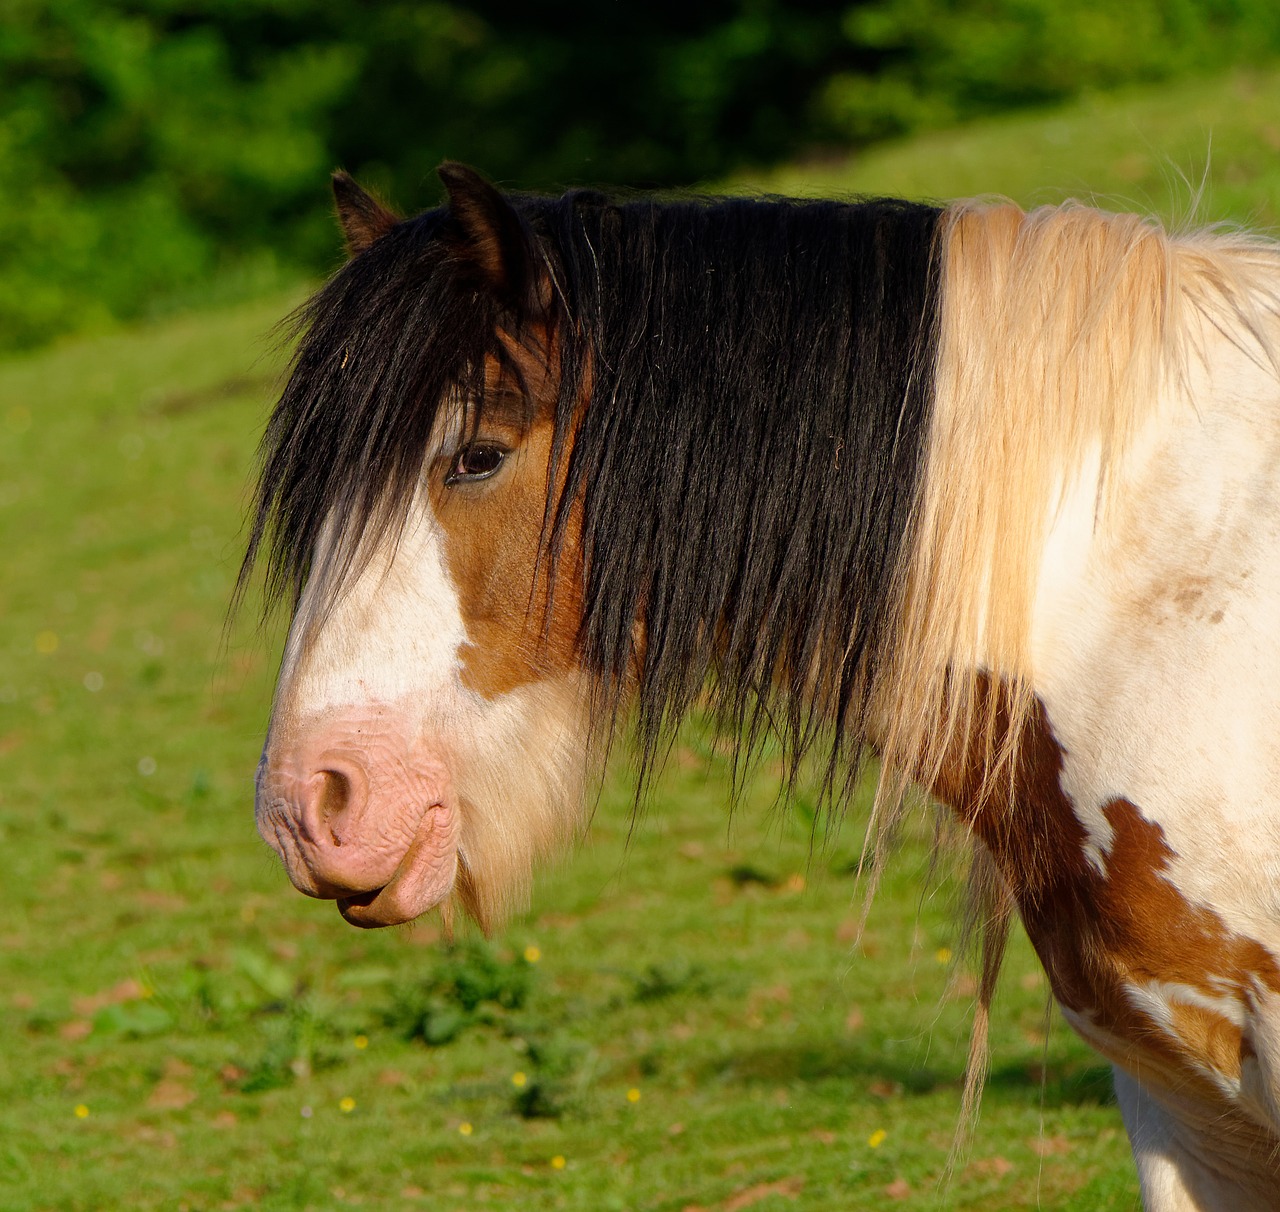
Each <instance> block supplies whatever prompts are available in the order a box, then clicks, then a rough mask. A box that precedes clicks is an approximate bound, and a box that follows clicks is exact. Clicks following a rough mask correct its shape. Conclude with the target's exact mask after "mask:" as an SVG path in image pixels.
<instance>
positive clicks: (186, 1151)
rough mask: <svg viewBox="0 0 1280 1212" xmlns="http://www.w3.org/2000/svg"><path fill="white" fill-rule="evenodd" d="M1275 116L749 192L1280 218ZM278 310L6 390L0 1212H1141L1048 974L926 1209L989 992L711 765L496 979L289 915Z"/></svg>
mask: <svg viewBox="0 0 1280 1212" xmlns="http://www.w3.org/2000/svg"><path fill="white" fill-rule="evenodd" d="M1278 102H1280V75H1249V76H1237V77H1233V78H1231V79H1229V80H1227V81H1218V82H1207V83H1205V84H1203V85H1197V86H1194V87H1192V88H1189V89H1183V90H1180V91H1178V92H1161V93H1147V94H1134V95H1132V96H1128V97H1124V98H1120V99H1112V100H1107V99H1096V100H1093V101H1090V102H1088V103H1086V104H1082V105H1080V106H1077V107H1075V108H1073V109H1072V110H1069V111H1064V112H1061V113H1055V114H1048V115H1043V116H1039V117H1030V118H1018V119H1016V120H1010V121H1006V122H1001V123H996V124H991V125H988V126H984V127H981V128H975V129H972V130H968V131H963V132H958V133H954V134H949V135H945V136H936V137H932V138H930V139H928V140H924V141H918V142H916V143H913V144H910V145H905V146H903V147H900V148H891V149H886V150H884V151H881V152H877V153H875V155H869V156H867V157H865V158H864V159H862V160H860V161H859V162H858V163H856V164H854V165H852V166H848V165H836V164H824V165H813V166H808V167H806V168H804V169H796V170H791V171H790V172H788V173H787V174H783V175H779V176H778V177H776V178H774V179H771V180H770V181H768V182H757V184H764V185H766V186H768V187H786V188H794V187H796V186H798V185H799V184H801V183H802V182H807V183H809V184H816V185H818V186H823V187H838V188H848V189H859V190H868V191H880V190H883V191H898V190H901V191H906V192H910V193H914V194H927V195H930V196H935V197H936V196H948V195H954V194H959V193H965V192H972V191H975V190H984V191H985V190H996V191H1002V192H1006V193H1010V194H1012V195H1014V196H1016V197H1018V198H1019V199H1021V200H1024V201H1038V200H1044V199H1045V198H1046V197H1051V196H1054V194H1053V191H1055V190H1056V191H1057V195H1058V196H1061V194H1063V193H1068V192H1075V193H1078V192H1081V191H1082V190H1083V188H1084V187H1085V186H1086V185H1088V186H1089V187H1090V188H1091V190H1092V191H1094V192H1096V193H1098V194H1101V195H1103V196H1106V197H1112V198H1114V197H1127V198H1131V199H1133V200H1134V201H1136V202H1139V203H1143V202H1148V201H1149V202H1150V203H1151V204H1152V205H1153V206H1155V207H1156V208H1157V209H1159V210H1162V211H1164V212H1166V213H1178V212H1179V211H1180V210H1183V209H1185V203H1186V197H1187V191H1186V190H1185V188H1184V187H1183V186H1182V185H1180V184H1179V183H1178V182H1177V180H1176V178H1175V177H1174V176H1172V175H1171V174H1170V172H1169V171H1168V169H1167V168H1166V167H1162V166H1163V165H1164V164H1165V161H1164V159H1163V157H1164V156H1165V154H1166V150H1167V154H1169V155H1170V156H1171V157H1172V161H1173V163H1174V164H1175V165H1177V166H1178V167H1180V168H1182V169H1183V170H1184V171H1186V172H1187V173H1188V174H1189V175H1191V176H1192V177H1194V178H1197V179H1198V176H1199V174H1200V171H1201V168H1202V162H1203V155H1204V151H1205V149H1206V148H1207V146H1208V142H1209V134H1210V131H1212V133H1213V146H1214V160H1213V165H1212V170H1211V178H1210V184H1211V189H1210V190H1209V191H1208V192H1207V197H1208V198H1209V202H1208V204H1207V206H1206V208H1205V209H1206V217H1213V218H1218V217H1231V218H1235V219H1246V218H1248V217H1250V216H1264V217H1274V216H1276V215H1277V194H1276V188H1275V187H1276V184H1277V177H1276V171H1277V170H1276V169H1275V167H1274V162H1275V161H1276V158H1277V157H1276V149H1277V147H1278V146H1280V127H1277V126H1276V125H1275V121H1274V119H1273V118H1271V117H1270V116H1269V115H1273V114H1275V113H1280V105H1278V104H1277V103H1278ZM419 201H423V200H419ZM1219 202H1225V205H1218V203H1219ZM293 301H294V300H293V299H290V298H279V299H273V300H269V301H267V302H265V303H263V304H260V305H257V306H255V307H250V308H242V309H239V310H236V311H232V312H225V313H213V314H204V315H200V316H193V317H190V318H187V319H184V320H181V321H179V322H176V323H170V324H167V325H165V326H163V327H157V328H151V329H146V330H141V331H136V332H127V333H121V334H117V335H115V336H112V337H108V338H103V339H99V340H95V341H93V342H86V343H79V344H74V345H67V346H64V347H59V348H56V349H52V350H49V351H46V352H44V353H41V354H38V355H35V356H33V357H29V358H25V359H22V360H17V361H11V362H8V363H5V364H3V365H0V435H2V436H0V539H2V541H3V550H4V551H5V553H6V560H5V570H4V576H3V581H2V582H0V584H2V585H3V599H2V600H3V614H2V616H0V617H2V618H3V632H0V839H2V841H3V847H4V856H5V871H6V876H7V878H6V881H5V885H6V886H5V892H6V895H5V906H4V910H3V914H2V915H0V1029H2V1031H3V1039H4V1045H3V1047H0V1090H2V1091H3V1092H4V1098H3V1100H2V1101H0V1209H4V1210H5V1212H11V1210H12V1212H18V1210H20V1209H21V1210H25V1209H85V1210H88V1209H115V1208H122V1209H123V1208H128V1209H143V1208H164V1209H183V1208H186V1209H235V1208H259V1209H304V1208H312V1209H317V1210H320V1209H330V1208H342V1207H347V1206H363V1207H369V1208H379V1209H399V1208H406V1209H411V1208H427V1207H431V1208H442V1209H470V1208H474V1207H477V1206H481V1205H485V1204H489V1205H500V1206H510V1207H522V1208H524V1207H527V1208H548V1209H550V1208H565V1209H582V1210H584V1212H585V1210H593V1212H594V1210H598V1209H651V1210H654V1212H658V1210H663V1212H681V1210H685V1212H689V1210H692V1209H705V1210H708V1212H710V1210H712V1209H721V1210H724V1212H734V1210H740V1209H747V1208H752V1209H758V1210H760V1212H769V1210H771V1209H797V1210H801V1209H814V1210H816V1209H836V1208H853V1209H859V1208H880V1207H881V1206H882V1205H886V1204H894V1206H900V1207H903V1208H920V1209H923V1208H936V1207H939V1206H940V1204H941V1203H945V1204H946V1205H947V1206H950V1207H953V1208H957V1209H961V1208H982V1209H1014V1208H1025V1207H1029V1206H1036V1205H1038V1206H1041V1207H1044V1208H1087V1209H1108V1208H1115V1209H1131V1208H1134V1207H1136V1205H1137V1197H1136V1183H1135V1181H1134V1178H1133V1175H1132V1167H1131V1163H1130V1161H1129V1155H1128V1147H1127V1144H1126V1142H1125V1140H1124V1137H1123V1133H1122V1131H1121V1129H1120V1124H1119V1118H1118V1115H1117V1113H1116V1110H1115V1108H1114V1106H1113V1105H1112V1102H1111V1098H1110V1093H1109V1081H1108V1075H1107V1072H1106V1070H1105V1069H1104V1068H1103V1067H1102V1066H1101V1065H1100V1064H1099V1063H1098V1062H1097V1061H1096V1059H1095V1058H1094V1057H1093V1056H1092V1055H1091V1054H1090V1053H1089V1052H1088V1051H1087V1050H1086V1049H1085V1048H1084V1047H1083V1045H1081V1044H1079V1043H1078V1042H1077V1041H1076V1040H1075V1039H1074V1037H1072V1036H1071V1035H1070V1034H1069V1033H1068V1032H1067V1031H1066V1030H1065V1029H1064V1028H1063V1027H1062V1026H1061V1024H1060V1023H1057V1022H1055V1023H1053V1024H1052V1025H1050V1026H1049V1027H1048V1029H1047V1030H1046V1018H1045V1009H1046V993H1045V987H1044V983H1043V979H1042V978H1041V976H1040V975H1039V973H1038V970H1037V968H1036V966H1035V963H1034V960H1033V958H1032V957H1031V956H1030V953H1029V949H1028V948H1027V946H1026V945H1025V942H1024V941H1022V940H1018V941H1017V943H1016V945H1015V946H1014V948H1013V952H1012V956H1011V958H1010V961H1009V964H1008V967H1007V972H1006V977H1005V980H1004V984H1003V988H1002V993H1001V996H1000V998H999V1000H998V1003H997V1007H996V1022H995V1026H994V1028H993V1041H992V1042H993V1052H994V1063H993V1070H992V1076H991V1081H990V1083H989V1086H988V1089H987V1093H986V1097H985V1102H984V1105H983V1111H982V1119H981V1122H980V1124H979V1126H978V1130H977V1137H976V1143H975V1145H974V1147H973V1149H972V1152H971V1155H970V1157H969V1159H968V1161H967V1163H966V1164H965V1165H964V1166H963V1167H961V1168H959V1169H958V1170H957V1172H956V1173H955V1174H954V1176H953V1177H952V1178H951V1180H950V1184H949V1186H948V1187H947V1188H946V1190H945V1192H943V1193H941V1194H940V1190H939V1186H940V1183H941V1182H942V1181H943V1178H944V1171H945V1167H946V1161H947V1154H948V1149H949V1146H950V1142H951V1137H952V1132H953V1129H954V1126H955V1122H956V1113H957V1108H958V1097H959V1082H960V1078H961V1072H962V1067H963V1055H964V1043H965V1038H966V1031H967V1016H968V1011H969V1007H970V1002H971V982H969V981H968V980H967V978H966V977H965V976H964V974H963V973H962V972H957V971H955V970H954V967H953V965H952V963H951V961H950V955H949V951H950V948H951V947H952V946H953V944H954V941H955V940H954V931H953V928H952V924H951V923H952V914H951V909H952V896H951V885H950V883H949V881H948V880H947V879H946V878H945V877H943V878H937V877H934V876H931V875H930V862H929V847H928V835H929V832H930V828H931V826H930V823H929V821H928V820H922V821H921V822H919V824H918V825H917V827H916V829H915V830H914V832H913V833H912V834H911V835H910V836H909V837H908V838H907V839H906V840H905V842H904V845H903V847H902V849H901V851H900V852H899V854H898V855H897V856H896V858H895V861H894V862H893V863H892V865H891V867H890V869H889V871H888V873H887V874H886V877H885V880H884V883H883V886H882V890H881V892H880V894H879V897H878V899H877V902H876V904H875V907H874V909H873V912H872V916H871V919H870V926H869V928H868V930H867V932H866V933H865V935H864V936H863V938H862V940H861V943H860V944H855V934H856V930H855V926H856V919H857V914H858V907H859V898H858V892H857V890H856V888H855V886H854V881H853V878H852V876H851V875H850V867H851V864H852V862H853V860H854V858H855V857H856V854H857V848H858V842H859V839H860V830H859V825H858V822H857V820H856V819H853V820H850V821H849V822H848V823H847V825H846V827H845V829H844V831H843V833H842V834H841V835H840V836H839V838H838V839H836V840H835V841H833V842H832V843H831V844H829V845H827V846H826V847H821V848H819V849H817V850H815V851H812V852H811V849H810V845H809V829H808V825H807V823H806V821H805V819H804V813H803V811H795V812H791V813H783V812H780V811H777V810H775V809H774V808H773V807H772V806H771V805H772V797H771V793H770V789H769V788H768V786H767V785H762V786H761V787H759V788H758V789H756V790H755V791H753V792H752V793H751V794H749V795H748V796H747V798H746V802H745V803H744V804H743V805H742V807H741V809H740V810H739V811H738V813H737V815H736V816H735V817H734V819H733V821H732V822H731V823H730V822H729V820H728V818H727V816H726V813H725V808H724V798H725V797H724V771H723V769H722V762H721V759H720V758H719V757H718V756H717V753H716V751H715V748H714V746H708V745H707V744H705V743H704V742H702V741H700V740H699V739H698V738H697V737H696V736H693V735H691V736H690V738H689V739H688V741H687V743H686V744H685V745H683V746H682V747H681V748H680V749H679V750H678V751H677V753H676V754H675V757H674V760H673V762H672V763H671V769H670V771H669V774H668V777H667V779H666V781H665V783H664V784H663V785H662V787H661V789H660V792H659V794H658V795H657V796H656V798H655V802H654V804H653V807H652V810H651V811H650V812H649V813H648V814H647V815H646V817H645V818H644V819H643V821H642V822H641V823H640V824H639V826H638V827H637V828H636V829H635V830H634V833H633V832H632V830H631V822H630V820H629V815H628V813H629V802H630V801H629V791H628V788H627V784H626V780H625V772H624V771H623V772H619V773H618V774H617V775H616V776H615V777H614V778H613V779H612V780H611V781H610V783H609V785H608V786H607V788H606V789H605V792H604V794H603V795H602V797H601V802H600V806H599V810H598V812H597V819H596V822H595V825H594V828H593V830H592V834H591V837H590V840H589V842H588V843H586V844H585V845H584V846H583V848H582V851H581V852H580V853H579V854H578V855H577V856H576V858H575V859H574V861H573V862H572V864H566V865H565V866H564V867H562V868H561V869H559V870H557V871H555V872H551V873H548V875H547V876H546V878H544V879H543V881H542V882H541V884H540V887H539V889H538V892H537V895H536V899H535V903H534V905H533V906H532V908H531V910H530V911H529V912H528V914H526V915H525V916H523V917H521V918H520V919H518V920H517V921H515V922H513V923H512V924H511V926H510V927H509V929H507V930H506V931H505V932H504V933H502V934H501V935H500V936H499V937H497V938H495V939H494V940H492V942H491V943H484V942H483V941H481V940H477V939H467V940H465V941H464V942H463V943H462V944H461V945H460V946H459V947H457V948H455V949H453V950H447V949H445V948H443V946H442V945H441V943H440V940H439V938H438V932H437V930H436V927H435V925H434V924H433V923H432V922H430V921H426V922H422V923H420V924H418V925H416V926H414V927H412V928H405V929H400V930H393V931H384V932H379V933H374V934H366V933H361V932H357V931H354V930H352V929H351V928H349V927H348V926H346V925H345V924H344V923H343V922H342V921H341V920H340V918H339V917H338V915H337V913H336V912H335V911H334V909H333V907H332V906H329V905H323V904H317V903H315V902H311V901H307V900H305V899H304V898H302V897H300V896H298V895H297V894H296V893H294V892H293V891H292V890H291V889H290V888H289V887H288V884H287V881H286V880H285V878H284V876H283V874H282V873H281V872H280V870H279V869H278V866H277V864H276V862H275V861H274V859H273V858H272V857H271V856H270V855H269V853H268V852H267V851H266V849H265V847H263V846H262V845H261V843H260V842H259V841H258V840H257V837H256V835H255V833H254V830H253V823H252V812H251V775H252V771H253V767H254V763H255V761H256V757H257V752H258V746H259V744H260V738H261V734H262V730H263V727H264V724H265V721H266V716H267V710H268V703H269V696H270V687H271V679H272V673H273V665H274V661H275V659H276V652H277V646H278V636H277V635H275V634H273V633H270V632H267V633H263V634H257V633H255V632H254V630H253V628H252V627H251V626H247V625H244V624H241V625H239V626H237V627H236V628H235V629H233V630H232V632H231V633H230V636H229V638H228V639H227V641H226V643H225V644H224V643H223V640H222V623H223V611H224V608H225V604H226V601H227V597H228V593H229V590H230V586H231V582H232V579H233V576H234V569H235V565H236V561H237V559H238V555H239V550H240V542H241V540H240V534H239V528H240V522H241V517H242V511H243V506H244V501H245V485H246V482H247V479H248V475H249V469H250V466H251V461H252V452H253V448H254V444H255V440H256V435H257V433H258V431H259V429H260V426H261V423H262V420H263V416H264V411H265V409H266V407H267V405H268V403H269V400H270V396H271V391H272V385H273V382H274V379H275V376H276V375H277V373H278V369H279V360H278V357H277V355H275V354H274V353H272V352H271V351H270V347H269V344H268V342H267V341H266V340H265V334H266V333H267V332H268V331H269V329H270V327H271V325H272V323H273V322H274V320H276V319H277V318H278V317H279V316H280V315H281V314H282V313H283V312H284V311H285V310H286V309H287V308H288V307H289V306H290V304H291V303H292V302H293ZM855 815H856V814H855Z"/></svg>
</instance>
